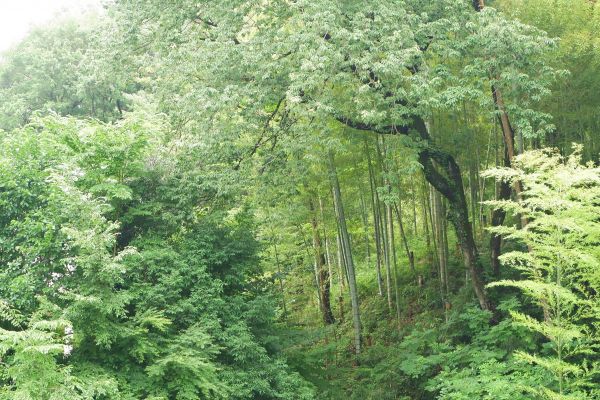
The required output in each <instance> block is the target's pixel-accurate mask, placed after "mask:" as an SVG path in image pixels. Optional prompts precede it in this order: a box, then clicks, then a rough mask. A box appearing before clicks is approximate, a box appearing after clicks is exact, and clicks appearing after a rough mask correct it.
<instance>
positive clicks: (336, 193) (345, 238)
mask: <svg viewBox="0 0 600 400" xmlns="http://www.w3.org/2000/svg"><path fill="white" fill-rule="evenodd" d="M328 158H329V173H330V177H331V182H332V186H333V200H334V204H335V210H336V215H337V219H338V221H339V226H340V242H341V245H342V249H343V250H344V252H343V253H344V258H345V261H346V272H347V275H348V287H349V288H350V301H351V305H352V323H353V326H354V351H355V354H356V355H357V356H358V355H360V350H361V344H362V343H361V342H362V333H361V329H362V328H361V322H360V308H359V306H360V304H359V300H358V288H357V286H356V274H355V271H354V261H353V259H352V251H351V245H350V237H349V235H348V227H347V226H346V216H345V214H344V205H343V203H342V193H341V190H340V182H339V180H338V177H337V171H336V169H335V162H334V159H333V153H331V151H330V152H329V157H328Z"/></svg>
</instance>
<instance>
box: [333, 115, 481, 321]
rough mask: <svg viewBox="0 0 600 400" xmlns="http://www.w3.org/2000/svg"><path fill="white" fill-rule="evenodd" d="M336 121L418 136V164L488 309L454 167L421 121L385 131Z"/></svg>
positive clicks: (468, 221)
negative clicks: (444, 209) (444, 206)
mask: <svg viewBox="0 0 600 400" xmlns="http://www.w3.org/2000/svg"><path fill="white" fill-rule="evenodd" d="M337 120H338V121H340V122H341V123H344V124H345V125H347V126H350V127H352V128H354V129H358V130H365V131H372V132H375V133H378V134H388V135H389V134H391V135H398V134H401V135H409V134H411V133H412V132H416V133H418V134H419V137H420V139H421V141H420V142H419V146H420V148H419V150H418V160H419V163H420V164H421V166H422V167H423V173H424V175H425V179H427V181H428V182H429V183H430V184H431V185H432V186H433V187H434V188H435V189H436V190H437V191H438V192H440V193H441V194H442V195H443V196H444V197H445V198H446V200H447V201H448V208H449V212H448V219H449V220H450V222H451V223H452V225H453V227H454V230H455V232H456V237H457V240H458V242H459V244H460V248H461V252H462V255H463V260H464V264H465V267H466V268H467V270H468V271H469V273H470V276H471V282H472V286H473V290H474V292H475V295H476V296H477V300H478V301H479V305H480V307H481V308H482V309H484V310H489V309H492V306H491V304H490V302H489V299H488V296H487V293H486V290H485V284H484V279H483V266H482V265H481V261H480V260H479V252H478V250H477V246H476V245H475V240H474V237H473V229H472V226H471V222H470V220H469V207H468V205H467V201H466V197H465V191H464V187H463V180H462V175H461V171H460V167H459V166H458V163H457V162H456V160H455V159H454V157H453V156H452V155H451V154H449V153H447V152H445V151H443V150H442V149H440V148H438V147H436V146H434V145H433V144H432V143H431V137H430V135H429V131H428V129H427V126H426V125H425V121H424V120H423V119H422V118H421V117H419V116H413V122H412V124H410V125H402V126H398V125H392V126H387V127H374V126H371V125H368V124H363V123H360V122H354V121H351V120H349V119H348V118H340V117H338V118H337Z"/></svg>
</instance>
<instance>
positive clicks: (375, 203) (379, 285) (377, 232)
mask: <svg viewBox="0 0 600 400" xmlns="http://www.w3.org/2000/svg"><path fill="white" fill-rule="evenodd" d="M365 153H366V154H367V163H368V168H369V185H370V187H371V208H372V209H373V225H374V228H375V250H376V252H377V289H378V290H379V295H380V296H382V297H383V282H382V280H381V251H382V249H381V232H380V230H379V226H380V222H379V221H380V219H381V216H380V214H379V197H378V196H377V192H376V187H377V185H376V181H375V173H374V171H373V163H372V162H371V151H370V150H369V144H368V141H367V138H365Z"/></svg>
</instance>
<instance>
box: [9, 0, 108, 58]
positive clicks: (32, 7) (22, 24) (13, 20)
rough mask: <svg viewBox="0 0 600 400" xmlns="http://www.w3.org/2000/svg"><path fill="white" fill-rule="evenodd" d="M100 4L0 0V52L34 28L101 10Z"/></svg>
mask: <svg viewBox="0 0 600 400" xmlns="http://www.w3.org/2000/svg"><path fill="white" fill-rule="evenodd" d="M100 4H101V1H100V0H0V52H2V51H4V50H6V49H8V48H9V47H10V46H12V45H14V44H16V43H17V42H18V41H19V40H20V39H22V38H23V37H24V36H25V35H26V34H27V32H28V31H29V30H30V29H31V28H32V27H33V26H38V25H43V24H47V23H49V22H51V21H52V20H53V19H55V18H57V17H60V16H63V15H75V16H76V15H81V14H82V13H84V12H85V11H89V10H94V9H100Z"/></svg>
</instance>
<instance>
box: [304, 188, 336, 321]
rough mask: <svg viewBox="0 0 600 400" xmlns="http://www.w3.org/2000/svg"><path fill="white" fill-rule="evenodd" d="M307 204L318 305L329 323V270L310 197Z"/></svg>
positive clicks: (330, 313)
mask: <svg viewBox="0 0 600 400" xmlns="http://www.w3.org/2000/svg"><path fill="white" fill-rule="evenodd" d="M308 206H309V210H310V214H311V226H312V235H313V248H314V251H315V264H316V273H317V276H318V286H319V298H320V302H319V305H320V307H321V314H322V316H323V322H324V323H325V325H331V324H333V323H334V322H335V318H334V317H333V313H332V312H331V299H330V292H331V286H330V283H329V282H330V281H329V271H328V270H327V269H326V265H325V264H326V261H325V253H324V252H323V245H322V242H321V235H320V233H319V221H318V220H317V212H316V208H315V205H314V202H313V199H312V198H309V200H308Z"/></svg>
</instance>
